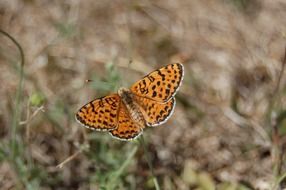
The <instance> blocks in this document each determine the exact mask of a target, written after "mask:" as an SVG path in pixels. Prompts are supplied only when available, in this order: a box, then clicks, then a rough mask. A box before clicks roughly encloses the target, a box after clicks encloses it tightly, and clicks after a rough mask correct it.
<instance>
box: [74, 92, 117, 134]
mask: <svg viewBox="0 0 286 190" xmlns="http://www.w3.org/2000/svg"><path fill="white" fill-rule="evenodd" d="M119 104H120V97H119V95H117V94H113V95H109V96H105V97H102V98H98V99H95V100H93V101H91V102H89V103H87V104H86V105H84V106H83V107H82V108H80V110H79V111H78V112H77V113H76V119H77V120H78V121H79V122H80V123H81V124H83V125H84V126H86V127H88V128H90V129H96V130H111V129H115V128H116V127H117V123H118V122H117V114H118V110H119V106H120V105H119Z"/></svg>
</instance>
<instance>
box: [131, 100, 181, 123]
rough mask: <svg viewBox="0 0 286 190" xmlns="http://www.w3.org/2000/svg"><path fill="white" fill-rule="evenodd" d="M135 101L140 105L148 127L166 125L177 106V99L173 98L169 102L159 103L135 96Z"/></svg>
mask: <svg viewBox="0 0 286 190" xmlns="http://www.w3.org/2000/svg"><path fill="white" fill-rule="evenodd" d="M134 101H135V102H136V103H137V104H138V105H139V107H140V111H141V113H142V114H143V117H144V119H145V122H146V125H147V126H151V127H155V126H157V125H161V124H163V123H165V122H166V121H167V120H168V119H169V118H170V116H171V115H172V114H173V111H174V108H175V105H176V100H175V98H171V99H169V100H168V101H167V102H157V101H154V100H150V99H148V98H143V97H140V96H136V95H135V96H134Z"/></svg>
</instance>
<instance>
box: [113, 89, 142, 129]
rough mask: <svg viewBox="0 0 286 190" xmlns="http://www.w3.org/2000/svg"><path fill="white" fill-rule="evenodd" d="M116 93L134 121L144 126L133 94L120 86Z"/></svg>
mask: <svg viewBox="0 0 286 190" xmlns="http://www.w3.org/2000/svg"><path fill="white" fill-rule="evenodd" d="M118 95H119V96H120V97H121V100H122V103H123V104H124V105H125V106H126V108H127V111H128V113H129V115H130V117H131V119H132V120H134V121H136V123H138V125H140V127H141V128H145V126H146V124H145V120H144V116H143V114H142V113H141V111H140V107H139V105H138V104H137V103H136V102H135V99H134V96H136V95H134V94H132V92H131V91H130V90H129V89H127V88H120V89H119V90H118Z"/></svg>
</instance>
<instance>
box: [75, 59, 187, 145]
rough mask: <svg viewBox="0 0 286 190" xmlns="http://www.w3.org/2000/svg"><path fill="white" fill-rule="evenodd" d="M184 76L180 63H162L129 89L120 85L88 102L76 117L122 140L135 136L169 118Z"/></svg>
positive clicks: (86, 125) (89, 125)
mask: <svg viewBox="0 0 286 190" xmlns="http://www.w3.org/2000/svg"><path fill="white" fill-rule="evenodd" d="M183 76H184V67H183V65H182V64H180V63H176V64H170V65H167V66H165V67H162V68H160V69H158V70H155V71H153V72H152V73H150V74H148V75H146V76H145V77H144V78H143V79H141V80H139V81H138V82H136V83H135V84H133V85H132V86H131V88H130V89H127V88H120V89H119V90H118V93H117V94H112V95H108V96H104V97H102V98H98V99H95V100H93V101H91V102H89V103H87V104H86V105H84V106H83V107H82V108H80V110H79V111H78V112H77V113H76V120H77V121H78V122H79V123H81V124H83V125H84V126H85V127H87V128H89V129H95V130H99V131H109V133H110V134H111V135H112V136H113V137H115V138H118V139H120V140H132V139H135V138H136V137H138V136H139V135H140V134H142V132H143V129H144V128H145V127H146V126H150V127H153V126H157V125H160V124H162V123H164V122H166V121H167V120H168V119H169V117H170V116H171V115H172V113H173V111H174V107H175V104H176V101H175V98H174V96H175V94H176V92H177V91H178V89H179V87H180V85H181V83H182V80H183Z"/></svg>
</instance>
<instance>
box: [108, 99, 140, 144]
mask: <svg viewBox="0 0 286 190" xmlns="http://www.w3.org/2000/svg"><path fill="white" fill-rule="evenodd" d="M109 132H110V134H111V135H112V136H113V137H115V138H117V139H120V140H132V139H134V138H136V137H138V136H139V135H140V134H141V133H142V128H141V127H140V126H139V125H138V124H137V123H136V122H134V121H133V120H132V119H131V117H130V114H129V112H128V110H127V108H126V106H125V105H124V104H123V103H121V104H120V109H119V113H118V126H117V128H116V129H114V130H111V131H109Z"/></svg>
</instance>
